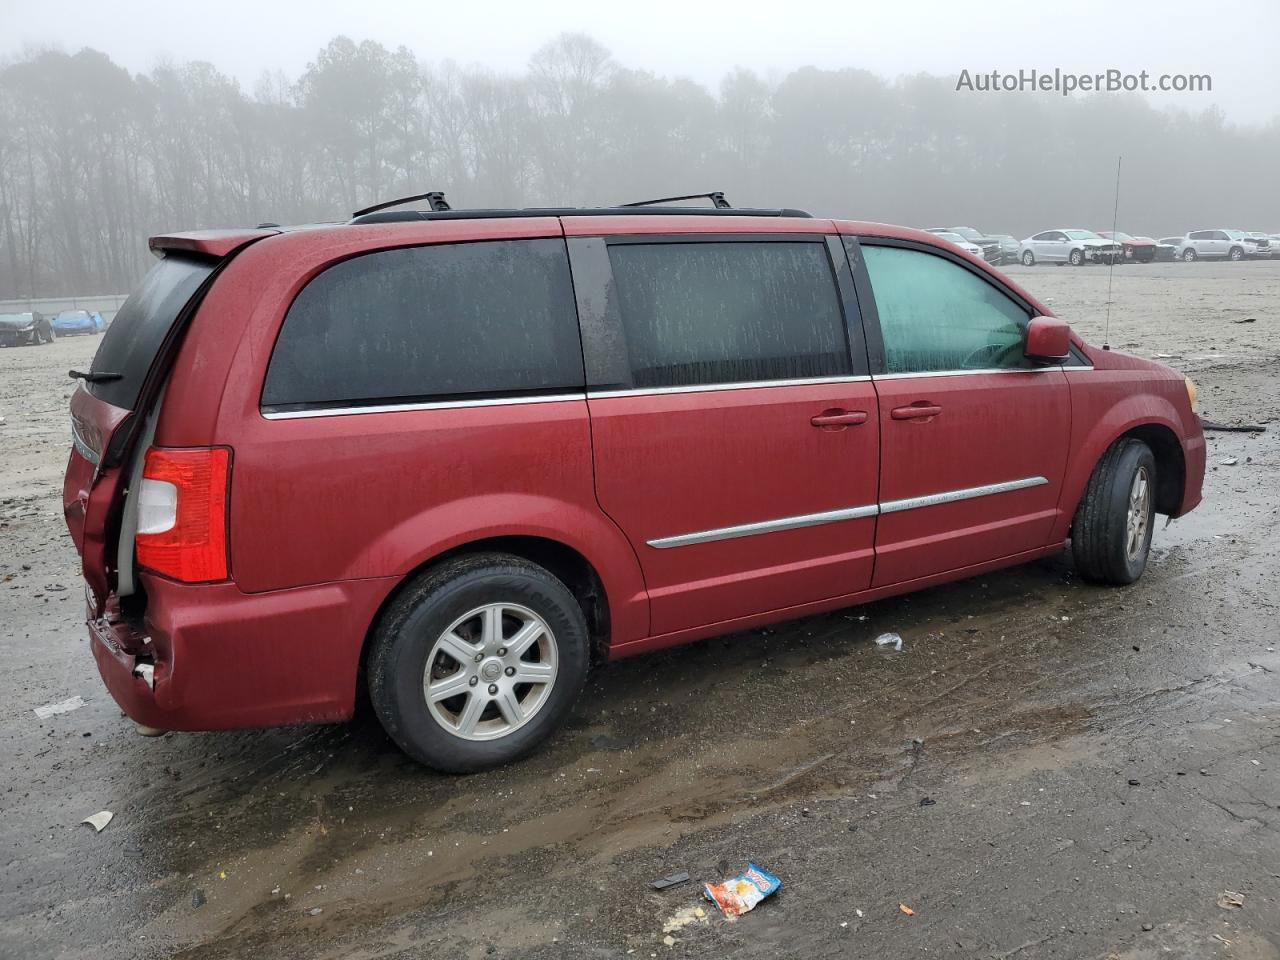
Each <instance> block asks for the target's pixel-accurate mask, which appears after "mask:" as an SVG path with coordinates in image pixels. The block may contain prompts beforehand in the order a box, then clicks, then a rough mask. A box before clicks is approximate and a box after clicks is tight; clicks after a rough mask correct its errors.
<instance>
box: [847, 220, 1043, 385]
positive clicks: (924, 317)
mask: <svg viewBox="0 0 1280 960" xmlns="http://www.w3.org/2000/svg"><path fill="white" fill-rule="evenodd" d="M862 253H863V256H864V258H865V260H866V264H867V273H868V274H870V277H871V289H872V292H873V293H874V294H875V298H876V309H877V311H878V312H879V314H880V333H881V336H882V337H883V338H884V352H885V363H886V368H887V371H888V372H889V373H930V372H942V371H948V370H1000V369H1021V368H1027V367H1031V366H1032V364H1031V362H1030V361H1029V360H1028V359H1027V358H1026V356H1025V355H1024V354H1023V338H1024V335H1025V332H1026V327H1027V322H1028V320H1029V319H1030V316H1029V315H1028V313H1027V311H1026V310H1025V309H1023V308H1022V307H1021V306H1019V305H1018V304H1017V303H1016V302H1014V301H1013V300H1012V299H1010V298H1009V297H1008V296H1006V295H1005V294H1003V293H1001V292H1000V291H999V290H998V289H996V287H995V286H994V285H992V284H990V283H988V282H987V281H986V280H983V279H982V278H981V277H979V276H976V275H975V274H974V273H972V272H970V271H969V270H967V269H965V268H964V267H962V266H959V265H958V264H956V263H953V262H952V261H950V260H947V259H946V258H944V257H940V256H936V255H934V254H932V253H924V252H921V251H919V250H908V249H905V248H902V247H876V246H870V245H866V244H864V245H863V247H862Z"/></svg>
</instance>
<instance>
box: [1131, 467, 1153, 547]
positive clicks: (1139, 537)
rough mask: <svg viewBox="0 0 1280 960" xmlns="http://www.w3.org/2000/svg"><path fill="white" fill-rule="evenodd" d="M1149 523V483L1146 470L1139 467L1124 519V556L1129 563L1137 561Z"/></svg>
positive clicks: (1134, 476) (1134, 477)
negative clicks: (1127, 511)
mask: <svg viewBox="0 0 1280 960" xmlns="http://www.w3.org/2000/svg"><path fill="white" fill-rule="evenodd" d="M1150 523H1151V482H1150V478H1149V477H1148V476H1147V468H1146V467H1139V468H1138V472H1137V473H1135V474H1134V475H1133V485H1132V486H1131V487H1130V488H1129V513H1128V516H1127V517H1126V518H1125V533H1126V537H1125V555H1126V556H1128V558H1129V561H1130V562H1133V561H1134V560H1137V559H1138V557H1139V555H1140V554H1141V553H1142V548H1143V546H1144V545H1145V544H1146V541H1147V526H1148V525H1149V524H1150Z"/></svg>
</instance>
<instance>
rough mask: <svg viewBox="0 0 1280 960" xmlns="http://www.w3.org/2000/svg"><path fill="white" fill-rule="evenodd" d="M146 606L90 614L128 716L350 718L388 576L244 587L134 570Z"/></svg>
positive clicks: (215, 722)
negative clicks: (135, 612) (133, 617)
mask: <svg viewBox="0 0 1280 960" xmlns="http://www.w3.org/2000/svg"><path fill="white" fill-rule="evenodd" d="M142 580H143V584H144V586H145V588H146V591H147V598H148V603H147V614H146V618H145V620H144V621H142V622H130V621H128V620H125V619H123V618H121V617H119V615H118V613H117V614H116V615H115V616H112V615H111V613H110V612H109V614H108V616H106V617H102V618H98V619H93V618H92V616H91V612H90V619H89V620H88V627H89V640H90V646H91V649H92V651H93V656H94V659H95V660H96V661H97V664H98V672H99V673H100V674H101V675H102V680H103V682H104V683H105V684H106V686H107V689H108V691H110V693H111V696H112V698H113V699H114V700H115V701H116V703H118V704H119V705H120V708H121V709H122V710H123V711H124V712H125V713H126V714H128V716H129V717H130V718H131V719H133V720H135V721H136V722H138V723H140V724H143V725H144V726H148V727H158V728H161V729H165V730H226V729H233V728H239V727H271V726H281V725H284V724H293V723H331V722H335V721H340V720H344V719H346V718H348V717H350V716H351V713H352V711H353V709H354V706H355V693H356V676H357V672H358V667H359V661H360V653H361V649H362V648H363V645H364V638H365V634H366V631H367V629H368V626H369V624H370V623H371V622H372V620H373V617H374V615H375V614H376V612H377V609H378V606H379V605H380V604H381V602H382V600H383V598H384V597H385V596H386V594H387V592H388V591H389V590H390V589H391V586H392V585H393V584H394V582H395V581H394V579H390V580H388V579H373V580H348V581H342V582H338V583H328V584H318V585H315V586H309V587H298V588H294V589H289V590H276V591H271V592H269V593H260V594H247V593H243V592H242V591H240V589H239V588H237V587H236V586H235V584H232V583H216V584H196V585H191V584H179V583H175V582H173V581H170V580H166V579H164V578H161V577H156V576H152V575H148V574H143V575H142Z"/></svg>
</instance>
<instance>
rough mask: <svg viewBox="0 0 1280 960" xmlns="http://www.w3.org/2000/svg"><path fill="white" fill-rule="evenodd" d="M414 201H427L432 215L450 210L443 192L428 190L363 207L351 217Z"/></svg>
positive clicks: (354, 217)
mask: <svg viewBox="0 0 1280 960" xmlns="http://www.w3.org/2000/svg"><path fill="white" fill-rule="evenodd" d="M415 200H425V201H427V206H429V207H430V208H431V212H432V213H443V212H444V211H446V210H452V209H453V207H451V206H449V201H448V200H446V199H445V198H444V191H443V190H430V191H428V192H427V193H416V194H414V195H413V196H412V197H401V198H400V199H398V200H387V201H384V202H383V203H375V204H374V205H373V206H371V207H365V208H364V209H363V210H357V211H356V212H355V213H353V214H352V215H351V219H352V220H354V219H356V218H357V217H363V216H366V215H368V214H370V213H377V212H378V211H379V210H386V209H387V208H388V207H398V206H400V204H402V203H413V202H414V201H415Z"/></svg>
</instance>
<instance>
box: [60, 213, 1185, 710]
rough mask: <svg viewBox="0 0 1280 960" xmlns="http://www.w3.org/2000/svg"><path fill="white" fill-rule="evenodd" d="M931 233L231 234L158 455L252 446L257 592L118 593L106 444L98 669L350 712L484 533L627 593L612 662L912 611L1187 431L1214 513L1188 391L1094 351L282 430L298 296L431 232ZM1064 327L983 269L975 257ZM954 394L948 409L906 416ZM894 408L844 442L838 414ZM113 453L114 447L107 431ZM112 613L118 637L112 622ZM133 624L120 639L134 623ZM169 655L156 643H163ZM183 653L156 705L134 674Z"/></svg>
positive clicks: (812, 223) (522, 222)
mask: <svg viewBox="0 0 1280 960" xmlns="http://www.w3.org/2000/svg"><path fill="white" fill-rule="evenodd" d="M832 231H836V232H839V233H842V234H847V235H855V236H878V237H892V238H898V239H903V240H913V241H917V242H920V243H925V244H932V245H933V246H936V247H940V248H945V249H947V250H949V251H950V252H951V253H952V254H953V255H954V254H955V251H954V250H952V248H950V246H949V245H946V244H945V243H944V242H943V241H939V240H938V239H937V238H936V237H934V236H933V235H932V234H927V233H923V232H921V231H916V230H910V229H907V228H901V227H892V226H888V225H882V224H867V223H854V222H847V221H829V220H813V219H801V218H775V217H717V218H709V217H702V216H687V217H686V216H644V215H626V214H619V215H618V216H605V217H564V218H561V219H557V218H555V217H540V218H538V217H535V218H527V219H524V218H499V219H493V220H466V219H458V220H440V221H413V222H404V223H382V224H369V225H363V226H351V225H344V226H341V227H329V228H314V229H302V230H296V231H287V232H277V231H275V230H244V231H207V232H200V233H192V234H174V235H171V236H166V237H157V238H155V239H154V240H153V248H155V249H157V250H164V249H175V250H184V251H188V252H197V253H202V254H206V255H209V256H215V257H230V259H229V261H227V262H226V263H225V264H224V265H223V267H222V269H221V271H220V273H219V274H218V277H217V279H216V281H215V282H214V283H213V285H212V287H211V288H210V290H209V291H208V293H207V294H206V296H205V298H204V300H203V302H202V304H201V305H200V307H199V309H198V310H197V311H196V313H195V315H194V317H193V318H192V320H191V323H190V326H189V328H188V332H187V334H186V337H185V340H184V341H183V343H182V346H181V349H180V350H179V352H178V355H177V357H176V360H175V361H174V364H173V366H172V369H171V371H170V383H169V389H168V391H167V393H166V399H165V402H164V407H163V409H162V411H161V414H160V417H159V420H158V424H157V430H156V437H155V441H154V442H155V444H156V445H157V446H166V447H178V448H181V447H207V446H226V447H229V448H230V449H231V450H232V451H233V466H232V472H231V483H230V508H229V524H228V527H229V541H230V558H229V559H230V572H231V578H232V581H231V582H225V583H217V584H204V585H186V584H179V583H175V582H173V581H170V580H166V579H164V578H161V577H158V576H155V575H153V574H146V573H144V574H142V575H141V580H142V583H143V586H144V588H145V590H146V596H147V606H146V610H145V619H144V620H141V621H138V620H134V621H131V623H132V625H130V624H128V623H126V622H125V620H124V619H123V617H122V616H121V614H120V610H119V605H118V603H116V602H115V601H114V600H110V598H108V597H107V590H109V588H110V584H109V582H108V578H107V567H108V562H107V556H108V555H109V554H110V552H111V549H112V548H113V546H114V544H113V543H112V536H113V534H112V525H113V523H116V522H118V520H117V519H115V518H114V517H113V513H118V507H119V501H120V490H121V488H122V484H121V476H120V470H119V468H108V469H106V470H104V471H102V472H101V475H98V476H95V470H94V468H93V465H92V464H91V463H90V462H89V461H88V460H87V459H85V458H84V457H83V456H82V455H81V454H80V453H79V452H73V453H72V454H71V459H70V461H69V463H68V469H67V476H66V481H65V486H64V504H65V506H66V510H67V521H68V526H69V527H70V529H71V531H72V533H73V536H74V538H75V540H76V543H77V546H78V547H79V548H80V550H81V553H82V555H83V557H84V562H85V574H86V579H88V580H89V581H90V582H91V583H92V584H94V586H95V589H98V588H102V589H103V593H102V594H101V596H103V598H104V600H108V601H109V602H106V603H105V610H106V611H107V614H106V616H107V619H105V620H103V619H97V618H98V614H99V613H100V611H99V610H96V609H92V608H91V610H90V621H91V622H92V623H94V624H96V626H95V627H94V629H92V630H91V636H92V643H93V650H94V655H95V657H96V658H97V661H98V664H99V669H100V670H101V672H102V675H103V678H104V680H105V681H106V683H107V686H108V688H109V689H110V690H111V692H112V695H113V696H114V697H115V698H116V699H117V701H119V702H120V704H121V705H122V706H123V707H124V709H125V710H126V711H127V712H128V713H129V714H130V716H132V717H134V718H135V719H137V720H139V721H140V722H142V723H146V724H149V725H152V726H158V727H165V728H169V729H221V728H228V727H241V726H265V725H273V724H281V723H294V722H304V721H333V720H339V719H342V718H344V717H346V716H349V715H350V713H351V710H352V708H353V704H354V695H355V688H356V678H357V673H358V667H359V657H360V652H361V649H362V646H363V643H364V640H365V637H366V636H367V633H368V630H369V628H370V626H371V624H372V623H373V621H374V619H375V617H376V615H377V611H378V610H379V609H380V607H381V605H382V604H383V603H385V601H386V599H387V598H388V597H389V596H390V595H391V593H392V592H393V591H394V590H395V588H396V587H397V586H398V585H399V584H401V583H402V582H403V580H404V577H405V576H406V575H407V574H409V573H410V572H412V571H413V570H415V569H417V568H418V567H420V566H421V565H422V564H424V563H427V562H429V561H430V560H431V559H432V558H434V557H437V556H439V555H440V554H441V553H443V552H445V551H448V550H451V549H454V548H456V547H462V546H465V545H467V544H468V543H472V542H475V541H477V540H481V539H488V538H491V537H502V536H526V537H541V538H545V539H549V540H554V541H556V542H558V543H560V544H563V545H565V546H567V547H570V548H572V549H574V550H576V551H578V552H579V553H580V554H581V555H582V556H583V557H585V558H586V559H587V561H588V562H589V563H590V564H591V565H592V566H593V568H594V569H595V571H596V572H597V573H598V574H599V577H600V580H601V582H602V583H603V586H604V592H605V596H606V600H607V603H608V607H609V622H610V629H611V634H610V638H609V639H610V648H609V654H610V656H612V657H619V656H626V655H629V654H632V653H638V652H642V651H646V650H652V649H657V648H660V647H665V646H670V645H673V644H677V643H683V642H687V641H690V640H694V639H698V638H700V637H704V636H710V635H714V634H718V633H724V632H727V631H730V630H737V629H745V628H749V627H754V626H759V625H762V624H764V623H770V622H775V621H778V620H783V619H788V618H792V617H796V616H803V615H806V614H810V613H816V612H820V611H822V610H828V609H834V608H836V607H840V606H847V605H850V604H854V603H860V602H865V601H869V600H874V599H878V598H880V597H884V596H889V595H892V594H897V593H904V592H907V591H910V590H914V589H919V588H922V587H926V586H932V585H934V584H938V583H943V582H947V581H950V580H955V579H959V578H962V577H966V576H971V575H974V574H977V573H981V572H984V571H986V570H991V569H996V568H998V567H1001V566H1007V565H1010V564H1013V563H1020V562H1024V561H1026V560H1030V559H1034V558H1035V557H1038V556H1043V555H1045V554H1047V553H1051V552H1053V551H1055V550H1059V549H1061V546H1062V543H1063V540H1064V538H1065V537H1066V536H1067V532H1068V530H1069V527H1070V522H1071V517H1072V515H1073V514H1074V511H1075V506H1076V503H1077V502H1078V500H1079V497H1080V495H1081V492H1082V491H1083V489H1084V485H1085V483H1087V481H1088V477H1089V474H1090V472H1091V471H1092V469H1093V465H1094V464H1095V463H1096V462H1097V459H1098V457H1099V456H1100V455H1101V453H1102V451H1103V450H1105V449H1106V447H1107V445H1109V444H1110V443H1111V442H1113V441H1114V440H1115V438H1116V437H1117V436H1119V435H1121V434H1123V433H1124V432H1125V431H1127V430H1131V429H1134V428H1136V427H1144V428H1148V429H1149V428H1151V427H1153V426H1158V427H1160V428H1165V429H1168V430H1170V431H1171V432H1172V435H1173V436H1174V437H1175V438H1177V439H1178V441H1179V443H1180V447H1181V449H1182V451H1183V455H1184V458H1185V473H1186V482H1185V484H1184V489H1183V491H1182V496H1181V504H1180V505H1179V508H1178V513H1183V512H1186V511H1187V510H1189V509H1191V508H1192V507H1193V506H1195V504H1196V503H1198V502H1199V498H1200V488H1201V482H1202V479H1203V472H1204V440H1203V435H1202V434H1201V432H1200V426H1199V421H1198V419H1197V418H1196V417H1195V416H1194V414H1193V413H1192V412H1191V410H1190V405H1189V402H1188V400H1187V397H1186V392H1185V389H1184V386H1183V383H1182V378H1181V377H1180V376H1179V375H1177V374H1176V373H1174V372H1173V371H1171V370H1169V369H1168V368H1166V367H1163V366H1161V365H1159V364H1155V363H1151V362H1148V361H1143V360H1139V359H1137V358H1133V357H1126V356H1124V355H1122V354H1116V353H1112V352H1105V351H1099V350H1096V349H1095V348H1092V347H1088V346H1087V345H1085V344H1083V342H1082V341H1081V340H1080V339H1079V338H1078V337H1077V336H1076V335H1075V334H1074V333H1072V334H1071V338H1072V342H1073V343H1074V344H1075V345H1076V347H1077V348H1078V349H1080V350H1083V351H1084V352H1085V353H1086V354H1087V355H1088V356H1089V357H1090V358H1091V360H1092V362H1093V364H1094V367H1095V369H1087V368H1080V369H1074V370H1069V371H1068V372H1066V373H1063V372H1062V371H1060V370H1056V369H1054V370H1045V371H1041V372H1034V373H1001V374H991V375H968V376H957V377H915V378H897V379H895V378H882V377H877V378H875V379H874V380H860V381H859V380H852V381H846V382H836V383H825V384H797V385H791V386H786V387H753V388H751V389H741V390H708V391H693V392H685V393H681V392H670V393H649V394H644V395H631V396H613V397H608V396H596V397H592V398H591V399H589V400H588V399H585V398H583V397H581V396H577V395H574V396H571V397H569V398H567V399H562V400H558V401H555V402H544V403H534V404H523V405H502V404H499V405H492V406H481V407H467V408H444V409H426V410H402V411H396V412H386V413H356V414H349V415H343V416H327V417H315V418H307V419H269V418H267V417H265V416H264V415H263V414H262V413H261V412H260V410H259V398H260V395H261V389H262V383H263V379H264V377H265V373H266V369H267V364H268V361H269V359H270V356H271V351H272V349H273V346H274V344H275V341H276V338H277V336H278V333H279V329H280V325H281V323H282V321H283V318H284V316H285V313H286V312H287V310H288V308H289V306H290V304H291V303H292V302H293V299H294V298H295V297H296V296H297V294H298V292H299V291H300V290H301V289H302V288H303V287H304V286H305V285H306V284H307V283H308V282H309V281H310V280H311V279H312V278H313V277H314V276H316V275H317V274H318V273H319V272H321V271H322V270H324V269H325V268H327V267H328V266H330V265H332V264H333V263H336V262H338V261H340V260H342V259H345V258H348V257H352V256H358V255H360V254H363V253H367V252H370V251H373V250H379V249H389V248H393V247H400V246H414V245H421V244H431V243H445V242H461V241H469V240H483V239H495V240H496V239H518V238H533V237H559V236H562V235H565V236H607V235H619V234H622V235H637V234H656V233H667V234H670V233H675V234H681V233H684V234H693V233H713V234H762V233H763V234H783V233H806V234H813V233H830V232H832ZM966 260H967V261H968V262H969V263H970V264H971V265H972V266H973V268H974V269H976V270H980V271H985V272H986V273H987V274H989V275H990V276H992V277H993V278H995V279H996V280H997V281H998V282H999V283H1002V284H1004V285H1006V286H1007V287H1010V288H1012V289H1013V291H1014V292H1015V293H1017V294H1018V295H1020V296H1021V297H1023V298H1024V299H1025V300H1026V301H1027V302H1028V303H1030V304H1032V306H1033V308H1034V309H1035V310H1036V312H1038V313H1041V314H1044V315H1046V316H1051V315H1052V313H1051V311H1049V310H1048V309H1047V308H1046V307H1044V306H1043V305H1042V304H1039V303H1037V302H1036V300H1035V299H1034V298H1033V297H1031V296H1030V295H1029V294H1027V293H1026V291H1023V290H1021V289H1020V288H1018V287H1017V286H1016V284H1013V283H1012V282H1011V281H1009V280H1008V278H1006V277H1004V276H1003V275H1001V274H999V273H998V272H997V271H995V270H993V269H992V268H991V267H989V266H988V265H987V264H986V263H984V262H983V261H981V260H980V259H976V258H973V257H966ZM917 401H929V402H931V403H934V404H935V405H937V406H938V407H939V408H940V409H941V413H939V414H937V415H935V416H931V417H928V418H922V419H912V420H902V419H895V418H894V417H893V416H892V410H893V409H894V408H896V407H900V406H903V405H909V404H912V403H915V402H917ZM863 409H865V410H866V411H867V412H868V418H867V420H866V421H865V422H864V423H861V424H857V425H851V426H847V427H842V428H839V429H831V428H829V427H815V426H813V425H812V424H811V423H810V420H811V419H812V418H813V417H815V416H819V415H822V414H824V413H828V412H830V411H832V410H863ZM72 413H73V416H75V417H76V418H77V421H78V422H79V423H80V424H81V426H82V428H83V431H84V432H86V433H94V432H95V431H97V432H99V433H100V434H101V435H102V436H104V437H109V436H110V433H111V431H113V430H114V429H116V428H117V427H119V426H120V424H121V423H123V422H124V420H125V419H126V417H127V413H126V412H125V411H119V410H116V409H115V408H109V407H108V405H106V404H102V403H101V402H99V401H97V400H95V399H94V398H93V397H92V396H91V395H90V394H88V393H87V392H86V391H85V390H84V389H83V388H81V389H79V390H77V392H76V394H75V397H74V398H73V400H72ZM103 442H104V443H105V440H104V441H103ZM1032 476H1043V477H1044V478H1045V479H1046V480H1047V481H1048V482H1047V483H1045V484H1043V485H1039V486H1036V487H1031V488H1027V489H1024V490H1017V491H1012V492H1008V493H1002V494H998V495H993V496H989V497H984V498H981V499H973V500H967V501H960V502H956V503H948V504H941V505H935V506H929V507H925V508H921V509H917V510H911V511H903V512H900V513H886V514H882V515H881V516H879V517H878V518H877V517H874V516H868V517H863V518H858V519H849V520H843V521H839V522H835V523H830V524H826V525H822V526H811V527H800V528H796V529H791V530H783V531H775V532H770V533H767V534H761V535H756V536H750V537H743V538H737V539H726V540H717V541H712V542H709V543H699V544H695V545H690V546H682V547H677V548H673V549H666V550H662V549H656V548H654V547H651V546H648V541H649V540H653V539H660V538H663V537H671V536H677V535H681V534H687V533H695V532H699V531H706V530H712V529H715V528H719V527H726V526H734V525H739V524H746V523H753V522H759V521H768V520H776V519H779V518H784V517H794V516H800V515H806V514H812V513H823V512H826V511H831V510H842V509H850V508H854V507H860V506H869V505H874V504H876V503H878V502H883V501H891V500H895V499H902V498H910V497H916V496H923V495H928V494H933V493H938V492H943V491H951V490H955V489H958V488H964V487H971V486H982V485H986V484H991V483H1002V482H1006V481H1010V480H1019V479H1023V478H1026V477H1032ZM108 620H109V621H110V622H108ZM104 624H105V625H104ZM144 636H147V637H149V638H150V643H149V644H148V645H145V647H144V645H143V643H142V640H143V637H144ZM144 649H149V650H150V652H151V653H152V655H153V656H154V660H155V664H156V668H155V689H154V691H152V690H151V689H149V688H148V687H147V686H146V685H145V684H144V683H143V681H142V680H140V679H137V678H134V677H133V676H132V670H133V667H134V663H135V657H136V656H139V655H141V654H142V652H143V650H144Z"/></svg>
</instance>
